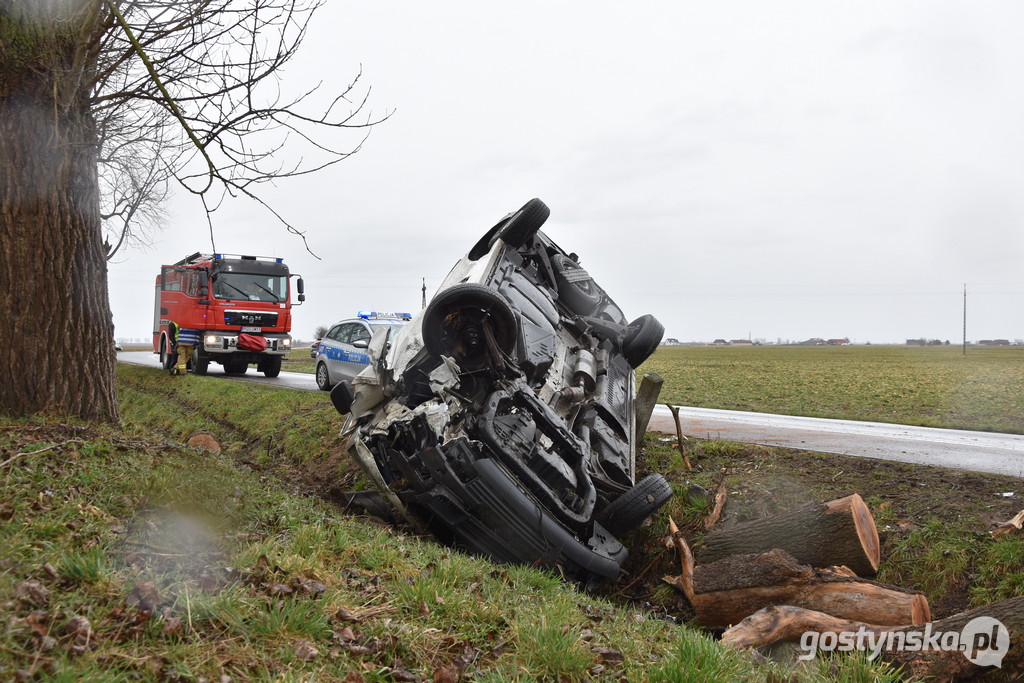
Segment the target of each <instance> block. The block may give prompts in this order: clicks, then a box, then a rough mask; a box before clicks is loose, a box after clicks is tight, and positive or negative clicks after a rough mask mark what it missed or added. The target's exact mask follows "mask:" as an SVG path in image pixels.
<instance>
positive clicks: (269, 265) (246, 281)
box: [153, 253, 306, 377]
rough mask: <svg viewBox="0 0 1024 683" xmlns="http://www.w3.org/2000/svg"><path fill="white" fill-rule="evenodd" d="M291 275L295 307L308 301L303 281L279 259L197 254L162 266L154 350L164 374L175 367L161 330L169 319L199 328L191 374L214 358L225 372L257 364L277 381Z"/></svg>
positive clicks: (286, 339)
mask: <svg viewBox="0 0 1024 683" xmlns="http://www.w3.org/2000/svg"><path fill="white" fill-rule="evenodd" d="M292 277H296V281H295V290H296V292H297V296H296V297H295V298H296V302H297V303H296V304H295V305H298V303H301V302H303V301H305V300H306V295H305V294H304V293H303V284H302V278H301V277H298V276H293V275H291V273H289V272H288V266H287V265H285V263H284V261H283V260H282V259H279V258H272V257H266V256H241V255H236V254H201V253H195V254H192V255H191V256H187V257H185V258H183V259H182V260H180V261H178V262H177V263H175V264H173V265H169V266H160V274H159V275H158V276H157V278H156V305H155V307H154V313H153V353H159V354H160V364H161V365H162V366H163V367H164V368H165V369H170V367H171V366H172V365H173V364H174V362H175V360H174V357H173V352H172V344H171V339H170V337H169V335H168V331H167V325H168V323H169V322H171V321H173V322H175V323H177V324H178V326H180V327H183V328H189V329H193V330H199V335H200V341H199V344H198V345H197V346H196V350H195V353H194V354H193V355H192V361H191V365H190V368H189V369H190V370H192V372H194V373H195V374H197V375H205V374H206V371H207V369H208V368H209V366H210V362H211V361H212V362H215V363H220V364H221V365H223V366H224V372H225V374H229V375H242V374H245V372H246V370H248V368H249V365H250V364H252V363H255V364H256V369H257V371H259V372H262V373H263V374H264V375H266V376H267V377H277V375H278V374H279V373H280V372H281V359H282V358H283V357H284V356H285V355H287V353H288V352H289V351H290V350H291V348H292V346H291V344H292V338H291V336H289V332H290V331H291V328H292V311H291V308H292V302H291V295H292V291H291V290H292V283H291V278H292ZM240 337H241V340H242V341H241V343H240V342H239V338H240ZM264 347H265V348H264Z"/></svg>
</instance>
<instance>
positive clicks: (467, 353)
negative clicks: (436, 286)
mask: <svg viewBox="0 0 1024 683" xmlns="http://www.w3.org/2000/svg"><path fill="white" fill-rule="evenodd" d="M516 330H517V327H516V318H515V315H514V314H513V313H512V309H511V308H510V307H509V305H508V302H507V301H505V298H504V297H502V296H501V295H500V294H498V293H497V292H495V291H494V290H492V289H490V288H488V287H485V286H484V285H478V284H474V283H468V282H467V283H463V284H460V285H455V286H453V287H449V288H448V289H446V290H443V291H441V292H439V293H438V294H437V295H436V296H435V297H434V298H433V299H431V301H430V303H429V304H428V305H427V308H426V310H425V311H424V312H423V345H424V346H425V347H426V349H427V351H428V352H430V353H431V354H433V355H434V356H441V355H445V356H452V357H454V358H455V359H456V361H460V362H463V361H473V360H481V359H485V358H487V352H486V340H485V336H484V335H485V334H486V331H489V332H490V334H491V335H492V336H493V338H494V341H495V343H496V344H497V346H498V348H499V349H500V350H501V351H502V352H503V353H505V354H511V353H512V351H513V349H514V348H515V344H516V337H517V333H516Z"/></svg>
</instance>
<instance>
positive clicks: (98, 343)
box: [0, 0, 118, 422]
mask: <svg viewBox="0 0 1024 683" xmlns="http://www.w3.org/2000/svg"><path fill="white" fill-rule="evenodd" d="M100 6H101V5H100V3H98V2H94V1H87V2H81V3H68V2H64V1H63V0H32V2H23V1H21V0H0V342H2V344H3V353H0V377H2V378H3V379H2V380H0V413H3V414H6V415H25V414H32V413H47V414H58V415H61V414H63V415H73V416H77V417H81V418H85V419H90V420H95V419H99V420H106V421H113V422H116V421H117V419H118V407H117V394H116V387H115V372H114V369H115V359H114V352H113V348H114V343H113V342H114V337H113V324H112V318H111V312H110V302H109V299H108V295H107V267H106V251H105V249H104V247H103V240H102V234H101V228H100V215H99V184H98V178H97V140H96V126H95V121H94V120H93V117H92V114H91V112H90V109H89V103H88V95H89V92H88V86H87V85H86V84H87V83H88V81H89V79H90V76H91V72H92V68H93V67H92V63H93V61H94V56H93V57H90V53H89V52H88V50H86V49H85V48H84V45H87V44H88V42H89V39H90V37H91V36H92V35H93V34H94V33H95V30H96V27H97V25H98V23H99V21H100V18H99V17H100ZM68 8H71V9H70V10H69V9H68ZM62 10H63V11H64V12H65V13H64V14H61V11H62ZM69 11H73V14H68V13H67V12H69Z"/></svg>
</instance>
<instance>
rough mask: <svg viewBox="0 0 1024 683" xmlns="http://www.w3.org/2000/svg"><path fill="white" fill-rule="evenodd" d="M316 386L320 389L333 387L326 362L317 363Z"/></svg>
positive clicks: (326, 389)
mask: <svg viewBox="0 0 1024 683" xmlns="http://www.w3.org/2000/svg"><path fill="white" fill-rule="evenodd" d="M316 386H317V388H318V389H320V391H330V390H331V387H332V386H334V385H332V384H331V376H330V374H329V373H328V372H327V364H326V363H317V365H316Z"/></svg>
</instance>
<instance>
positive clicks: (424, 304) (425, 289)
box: [420, 278, 427, 309]
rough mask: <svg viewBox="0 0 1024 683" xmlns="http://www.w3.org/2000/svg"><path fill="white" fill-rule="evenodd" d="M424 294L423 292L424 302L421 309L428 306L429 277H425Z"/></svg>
mask: <svg viewBox="0 0 1024 683" xmlns="http://www.w3.org/2000/svg"><path fill="white" fill-rule="evenodd" d="M422 294H423V304H422V305H421V306H420V308H421V309H422V308H426V307H427V278H423V290H422Z"/></svg>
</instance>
